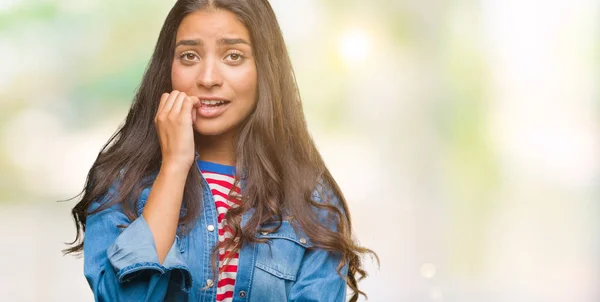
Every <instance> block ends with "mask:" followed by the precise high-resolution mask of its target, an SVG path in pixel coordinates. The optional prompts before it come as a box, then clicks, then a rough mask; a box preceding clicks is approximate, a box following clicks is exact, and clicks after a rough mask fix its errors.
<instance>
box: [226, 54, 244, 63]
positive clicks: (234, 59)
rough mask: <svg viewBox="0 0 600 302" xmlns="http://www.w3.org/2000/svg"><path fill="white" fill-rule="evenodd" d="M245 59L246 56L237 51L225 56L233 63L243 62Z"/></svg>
mask: <svg viewBox="0 0 600 302" xmlns="http://www.w3.org/2000/svg"><path fill="white" fill-rule="evenodd" d="M243 59H244V56H242V54H239V53H237V52H232V53H230V54H228V55H227V56H226V57H225V60H226V61H229V62H231V63H241V62H242V60H243Z"/></svg>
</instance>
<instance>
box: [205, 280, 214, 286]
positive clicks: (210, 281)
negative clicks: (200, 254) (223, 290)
mask: <svg viewBox="0 0 600 302" xmlns="http://www.w3.org/2000/svg"><path fill="white" fill-rule="evenodd" d="M214 284H215V282H214V281H212V280H211V279H208V280H206V286H207V287H212V286H213V285H214Z"/></svg>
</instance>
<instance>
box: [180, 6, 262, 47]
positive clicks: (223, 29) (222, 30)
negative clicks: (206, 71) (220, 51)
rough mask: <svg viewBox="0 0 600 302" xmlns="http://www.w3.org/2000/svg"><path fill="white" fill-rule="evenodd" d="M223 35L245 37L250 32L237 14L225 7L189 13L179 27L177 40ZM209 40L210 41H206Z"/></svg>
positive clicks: (216, 37)
mask: <svg viewBox="0 0 600 302" xmlns="http://www.w3.org/2000/svg"><path fill="white" fill-rule="evenodd" d="M223 37H237V38H245V39H247V40H248V41H249V38H250V34H249V33H248V29H246V27H245V26H244V24H243V23H242V22H241V21H240V20H239V19H238V18H237V16H236V15H235V14H234V13H232V12H230V11H228V10H224V9H210V10H207V9H203V10H199V11H195V12H193V13H190V14H188V15H187V16H185V17H184V18H183V20H182V21H181V24H179V28H178V29H177V40H178V41H179V40H180V39H188V38H196V39H198V38H202V39H215V40H216V39H219V38H223ZM206 42H209V41H206Z"/></svg>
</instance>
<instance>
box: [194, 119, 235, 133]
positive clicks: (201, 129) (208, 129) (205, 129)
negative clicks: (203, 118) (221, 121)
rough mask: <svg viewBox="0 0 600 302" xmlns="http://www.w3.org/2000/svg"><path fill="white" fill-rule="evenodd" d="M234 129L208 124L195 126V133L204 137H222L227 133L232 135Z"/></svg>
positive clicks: (196, 124)
mask: <svg viewBox="0 0 600 302" xmlns="http://www.w3.org/2000/svg"><path fill="white" fill-rule="evenodd" d="M232 128H233V127H226V126H224V125H214V124H213V125H210V124H208V125H207V124H206V123H198V122H196V123H195V124H194V131H195V132H196V133H198V134H200V135H202V136H220V135H223V134H226V133H230V132H231V130H232Z"/></svg>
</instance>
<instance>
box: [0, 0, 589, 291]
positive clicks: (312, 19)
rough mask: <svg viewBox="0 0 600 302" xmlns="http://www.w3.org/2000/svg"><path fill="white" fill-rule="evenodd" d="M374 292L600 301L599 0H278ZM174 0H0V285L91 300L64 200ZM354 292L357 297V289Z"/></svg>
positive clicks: (309, 110) (126, 99)
mask: <svg viewBox="0 0 600 302" xmlns="http://www.w3.org/2000/svg"><path fill="white" fill-rule="evenodd" d="M271 3H272V5H273V7H274V9H275V10H276V13H277V15H278V18H279V21H280V25H281V27H282V29H283V32H284V36H285V39H286V42H287V44H288V47H289V50H290V55H291V57H292V61H293V63H294V66H295V71H296V74H297V77H298V83H299V86H300V90H301V94H302V96H303V102H304V108H305V113H306V116H307V119H308V124H309V128H310V131H311V133H312V134H313V136H314V138H315V140H316V142H317V145H318V147H319V149H320V151H321V152H322V154H323V156H324V158H325V160H326V162H327V163H328V166H329V168H330V169H331V171H332V173H333V175H334V176H335V177H336V179H337V181H338V182H339V184H340V186H341V188H342V190H343V191H344V192H345V195H346V197H347V199H348V202H349V205H350V210H351V213H352V215H353V222H354V229H355V232H356V236H357V238H358V239H359V241H360V242H361V243H362V244H363V245H365V246H367V247H369V248H372V249H373V250H375V251H376V252H377V253H378V254H379V256H380V258H381V267H380V268H379V269H378V268H377V267H376V266H375V264H374V263H373V261H371V260H369V259H365V263H366V266H367V268H368V270H369V272H370V275H371V276H370V277H369V278H368V279H366V280H365V281H363V282H362V283H361V288H363V289H364V291H366V292H367V293H368V295H369V301H416V302H425V301H433V302H441V301H457V302H462V301H511V302H512V301H528V302H529V301H540V302H542V301H543V302H546V301H568V302H571V301H577V302H579V301H581V302H592V301H600V290H599V289H598V285H599V284H600V274H599V269H600V262H599V261H598V257H599V255H600V240H599V235H600V234H599V233H600V232H599V230H600V223H599V222H598V220H599V218H600V206H599V205H598V199H599V197H600V187H599V180H600V177H599V175H600V173H599V172H600V162H599V161H600V156H599V155H600V152H599V151H600V127H599V126H600V117H599V113H600V110H599V106H600V93H599V85H598V83H599V80H600V79H599V75H600V68H599V67H600V32H599V28H600V24H599V20H600V3H599V2H597V1H592V0H548V1H533V0H520V1H516V0H484V1H469V0H452V1H432V0H427V1H423V0H395V1H394V0H371V1H357V0H344V1H342V0H302V1H291V0H272V1H271ZM172 4H173V1H141V0H128V1H115V0H104V1H99V0H86V1H79V0H60V1H59V0H19V1H10V0H9V1H6V0H0V222H1V223H2V228H0V236H1V237H0V238H1V239H2V240H1V241H0V251H1V252H0V255H1V257H0V267H1V268H2V269H1V271H0V300H2V301H91V300H93V297H92V295H91V292H90V290H89V288H88V286H87V283H86V281H85V279H84V277H83V272H82V260H81V259H77V258H73V257H71V256H66V257H63V256H62V254H61V252H60V250H61V249H62V248H64V247H65V246H64V245H63V242H67V241H71V240H73V238H74V234H75V229H74V225H73V223H72V220H71V217H70V209H71V208H72V207H73V206H74V205H75V201H70V202H64V203H57V202H55V201H56V200H60V199H66V198H70V197H72V196H74V195H76V194H77V193H78V192H79V191H80V190H81V188H82V186H83V184H84V180H85V176H86V173H87V171H88V169H89V168H90V166H91V164H92V163H93V160H94V159H95V156H96V155H97V152H98V151H99V149H100V148H101V147H102V145H103V144H104V143H105V142H106V141H107V139H108V138H109V136H110V135H111V134H112V133H113V132H114V131H115V130H116V128H117V127H118V125H119V124H120V123H121V121H122V120H123V119H124V118H125V115H126V113H127V110H128V107H129V104H130V102H131V99H132V97H133V95H134V92H135V89H136V87H137V86H138V85H139V83H140V80H141V76H142V73H143V71H144V67H145V66H146V64H147V62H148V60H149V58H150V55H151V52H152V50H153V47H154V43H155V42H156V39H157V37H158V32H159V29H160V27H161V25H162V22H163V20H164V18H165V16H166V14H167V12H168V10H169V9H170V7H171V6H172ZM361 299H362V298H361Z"/></svg>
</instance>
